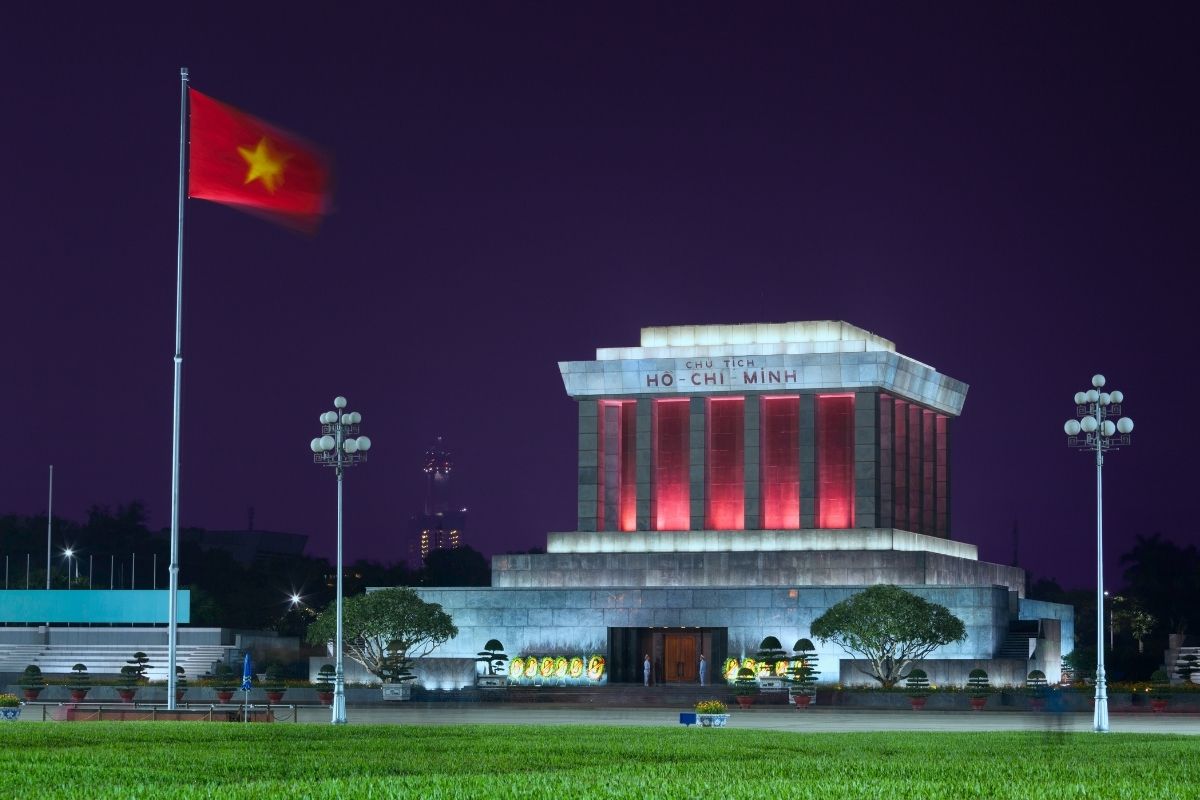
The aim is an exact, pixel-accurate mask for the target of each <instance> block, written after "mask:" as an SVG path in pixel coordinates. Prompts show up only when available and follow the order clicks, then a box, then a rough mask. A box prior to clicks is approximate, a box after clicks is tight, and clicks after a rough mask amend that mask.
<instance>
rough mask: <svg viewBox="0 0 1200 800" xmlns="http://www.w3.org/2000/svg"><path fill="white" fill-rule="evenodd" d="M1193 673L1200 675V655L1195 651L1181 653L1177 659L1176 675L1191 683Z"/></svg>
mask: <svg viewBox="0 0 1200 800" xmlns="http://www.w3.org/2000/svg"><path fill="white" fill-rule="evenodd" d="M1193 675H1200V657H1197V656H1196V654H1195V653H1188V654H1186V655H1185V654H1182V653H1181V654H1180V655H1179V658H1178V659H1177V660H1176V661H1175V677H1177V678H1179V679H1180V680H1182V681H1183V682H1184V683H1191V682H1192V676H1193Z"/></svg>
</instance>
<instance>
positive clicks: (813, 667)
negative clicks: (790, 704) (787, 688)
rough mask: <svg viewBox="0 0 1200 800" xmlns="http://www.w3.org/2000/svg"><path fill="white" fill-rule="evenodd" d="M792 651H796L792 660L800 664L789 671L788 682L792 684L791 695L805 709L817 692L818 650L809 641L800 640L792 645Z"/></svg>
mask: <svg viewBox="0 0 1200 800" xmlns="http://www.w3.org/2000/svg"><path fill="white" fill-rule="evenodd" d="M792 650H794V651H795V652H794V654H793V655H792V660H793V661H796V662H798V663H797V664H796V665H795V666H793V667H791V668H790V669H788V680H790V681H791V683H792V686H791V694H792V696H793V698H794V702H795V703H796V706H797V707H800V708H803V707H804V706H806V705H808V703H809V701H810V700H811V698H812V694H813V692H814V691H815V690H816V678H817V675H818V674H819V671H818V670H817V648H816V647H814V646H813V643H812V641H810V640H809V639H798V640H796V643H795V644H794V645H792ZM801 698H803V699H801Z"/></svg>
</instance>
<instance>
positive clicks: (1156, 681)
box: [1150, 669, 1171, 714]
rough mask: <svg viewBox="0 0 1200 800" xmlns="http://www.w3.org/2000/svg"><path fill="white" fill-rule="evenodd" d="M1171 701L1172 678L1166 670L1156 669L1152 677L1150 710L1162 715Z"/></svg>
mask: <svg viewBox="0 0 1200 800" xmlns="http://www.w3.org/2000/svg"><path fill="white" fill-rule="evenodd" d="M1170 699H1171V678H1170V676H1169V675H1167V671H1166V670H1165V669H1156V670H1154V672H1153V674H1151V675H1150V709H1151V710H1152V711H1153V712H1154V713H1155V714H1161V713H1162V712H1163V711H1165V710H1166V708H1167V701H1168V700H1170Z"/></svg>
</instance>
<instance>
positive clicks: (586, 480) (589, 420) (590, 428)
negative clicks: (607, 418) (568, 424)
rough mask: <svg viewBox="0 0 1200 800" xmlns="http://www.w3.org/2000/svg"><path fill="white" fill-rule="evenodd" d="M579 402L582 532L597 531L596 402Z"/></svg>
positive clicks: (598, 473)
mask: <svg viewBox="0 0 1200 800" xmlns="http://www.w3.org/2000/svg"><path fill="white" fill-rule="evenodd" d="M578 402H579V520H578V524H579V527H578V529H579V530H581V531H594V530H596V503H597V502H598V500H599V497H598V496H597V487H598V485H599V475H600V471H599V469H598V468H597V467H598V464H597V459H599V457H600V453H599V444H600V442H599V438H598V436H597V431H598V426H597V416H596V414H597V410H598V406H599V404H598V403H597V402H596V401H595V400H580V401H578Z"/></svg>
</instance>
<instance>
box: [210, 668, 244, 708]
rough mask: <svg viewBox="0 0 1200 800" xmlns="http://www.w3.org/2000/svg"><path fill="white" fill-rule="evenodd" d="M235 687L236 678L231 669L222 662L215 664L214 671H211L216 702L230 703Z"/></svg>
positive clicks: (236, 685)
mask: <svg viewBox="0 0 1200 800" xmlns="http://www.w3.org/2000/svg"><path fill="white" fill-rule="evenodd" d="M237 687H238V684H237V678H236V677H235V676H234V674H233V667H231V666H229V665H228V664H226V663H224V662H221V663H220V664H217V666H216V669H214V670H213V689H214V691H216V693H217V702H219V703H228V702H229V701H231V700H232V699H233V693H234V692H236V691H237Z"/></svg>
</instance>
